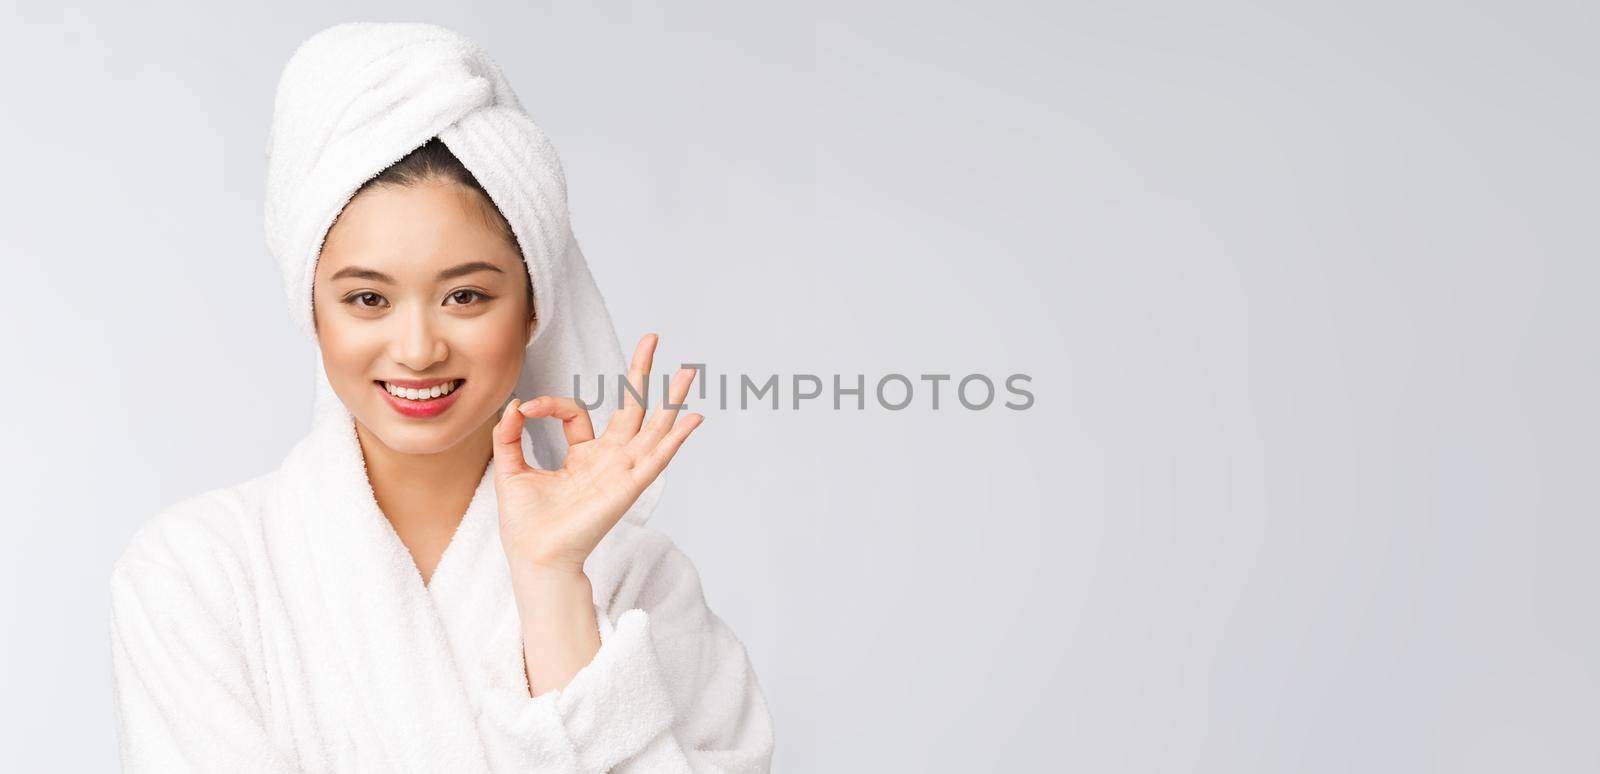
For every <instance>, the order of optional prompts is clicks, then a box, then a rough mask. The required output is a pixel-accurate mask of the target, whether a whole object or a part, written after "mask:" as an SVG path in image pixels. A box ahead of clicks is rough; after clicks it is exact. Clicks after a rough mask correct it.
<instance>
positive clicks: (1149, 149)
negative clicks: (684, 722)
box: [0, 2, 1600, 772]
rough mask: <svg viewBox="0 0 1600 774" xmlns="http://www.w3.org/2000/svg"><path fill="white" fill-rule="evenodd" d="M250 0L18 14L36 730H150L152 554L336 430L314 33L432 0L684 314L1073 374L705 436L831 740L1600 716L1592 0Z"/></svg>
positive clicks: (713, 567) (626, 276) (1340, 754)
mask: <svg viewBox="0 0 1600 774" xmlns="http://www.w3.org/2000/svg"><path fill="white" fill-rule="evenodd" d="M226 5H227V6H228V7H227V8H226V10H225V11H224V10H223V8H221V7H218V6H214V5H212V4H201V3H191V4H185V5H181V6H180V5H172V4H165V5H164V6H163V7H157V6H150V5H147V4H134V5H128V4H121V3H117V4H111V3H106V4H103V5H79V6H77V7H63V6H61V5H59V4H30V5H27V6H13V7H11V8H10V9H9V10H8V11H7V18H6V22H5V24H4V25H3V27H0V30H3V31H0V71H3V72H5V73H6V85H7V89H6V90H7V98H6V103H7V105H8V108H7V109H6V111H5V114H6V116H7V120H6V121H4V122H3V126H0V141H3V143H4V149H5V150H6V158H5V161H4V167H5V170H6V175H5V179H6V181H7V182H8V183H9V184H8V185H5V186H4V187H3V188H0V197H3V201H0V204H3V207H0V217H3V218H4V219H5V222H4V233H5V243H6V246H5V251H6V257H5V263H4V271H5V273H6V277H7V288H8V292H7V294H6V298H5V300H4V303H3V304H0V310H3V311H0V314H3V315H4V316H3V318H0V323H3V325H4V326H5V328H6V330H7V334H6V336H5V342H6V347H5V350H4V353H3V355H4V358H3V360H4V363H5V366H4V368H5V383H6V384H8V385H9V388H10V389H9V391H8V392H9V396H10V399H9V401H8V404H7V406H6V410H5V411H3V412H0V426H3V428H4V439H5V444H4V447H3V458H0V470H3V473H0V475H3V476H4V487H5V492H6V493H7V498H6V499H7V505H6V506H5V513H6V519H5V522H4V524H5V527H6V533H5V534H6V537H5V538H4V543H3V549H0V550H3V553H0V568H3V570H0V572H4V573H6V576H7V577H6V580H7V583H5V584H4V590H3V591H0V626H3V627H4V631H5V633H4V636H3V637H0V649H3V651H0V662H3V664H4V669H3V671H0V680H3V684H0V695H3V697H4V698H3V699H0V702H3V704H0V749H4V750H5V751H7V752H6V756H7V758H8V760H7V763H6V765H5V768H8V769H12V770H19V771H37V770H59V771H91V770H96V771H98V770H108V769H111V768H112V767H113V766H114V765H115V749H116V748H115V736H114V729H113V724H112V716H111V705H110V700H111V696H110V679H111V675H110V653H109V646H108V644H107V642H106V636H105V634H106V616H107V603H108V599H107V596H108V592H107V588H106V581H107V577H108V571H109V566H110V564H111V562H112V560H113V559H114V558H115V556H116V555H117V554H118V552H119V551H120V550H121V548H122V546H123V544H124V542H125V541H126V539H127V538H128V537H129V536H130V535H131V534H132V532H133V530H134V529H135V528H136V527H137V526H138V525H139V524H140V523H141V522H142V521H143V520H144V519H146V518H148V517H149V516H150V515H152V514H153V513H155V512H156V511H158V510H159V509H161V508H162V507H165V506H166V505H168V504H170V503H172V502H174V501H176V500H178V499H180V498H182V497H186V496H188V495H191V494H195V493H198V492H199V491H202V490H204V489H207V488H211V487H215V486H224V485H230V484H233V483H237V482H239V481H242V480H244V479H245V478H248V477H250V476H253V475H256V474H258V473H261V472H265V471H267V470H270V469H272V468H273V467H275V466H276V465H277V463H278V461H279V460H280V459H281V458H282V456H283V454H284V453H285V452H286V451H287V450H288V448H289V446H290V445H291V444H292V443H293V442H294V441H295V440H296V439H297V438H299V437H300V435H301V434H302V433H303V432H304V430H305V423H306V417H307V413H308V410H309V406H310V398H311V386H312V381H311V368H312V367H313V365H314V360H313V350H312V348H311V346H312V345H311V343H310V342H309V341H308V340H305V339H303V338H301V337H300V336H299V335H298V334H297V333H296V332H295V331H294V330H293V329H292V328H291V326H290V324H289V320H288V317H287V314H286V312H285V309H284V301H283V295H282V290H281V287H280V284H279V279H278V276H277V274H276V268H275V265H274V264H273V263H272V262H271V259H270V257H269V256H268V254H267V252H266V248H265V246H264V242H263V237H262V225H261V217H262V215H261V207H262V195H263V187H264V164H263V148H264V145H265V137H266V130H267V126H268V121H269V119H270V115H271V105H272V96H273V87H274V85H275V82H276V79H277V76H278V74H279V72H280V69H281V67H282V65H283V64H284V62H285V61H286V60H287V58H288V56H289V54H290V53H291V52H292V51H293V49H294V46H295V45H296V44H297V43H298V42H299V41H300V40H302V39H304V38H305V37H307V36H309V35H310V34H311V33H313V32H315V31H316V30H317V29H320V28H322V27H323V26H326V25H328V24H331V23H333V22H337V21H349V20H427V21H434V22H438V23H441V24H445V25H448V26H453V27H456V28H457V29H460V30H462V31H464V32H466V33H468V34H470V35H472V36H474V37H476V38H477V39H479V40H480V41H481V42H483V43H484V44H485V45H486V46H487V47H488V48H489V50H490V51H491V52H493V53H494V55H495V56H496V58H497V59H498V60H499V61H500V62H501V63H502V64H503V65H504V66H505V68H506V70H507V71H508V74H509V75H510V77H511V80H512V82H513V83H514V84H515V86H516V88H517V89H518V91H519V93H520V94H521V95H522V97H523V100H524V102H525V103H526V105H527V106H528V107H529V109H530V111H531V113H532V114H533V115H534V117H535V118H536V120H538V121H539V122H541V124H543V125H544V126H545V127H546V129H547V131H548V132H549V133H550V135H551V136H552V138H553V139H554V141H555V143H556V145H557V147H558V149H559V150H560V152H561V154H562V157H563V159H564V161H565V164H566V169H567V173H568V179H569V180H570V183H571V201H572V209H573V213H574V215H573V217H574V221H575V228H576V230H577V233H578V236H579V239H581V240H582V241H583V244H584V246H585V249H586V252H587V254H588V256H589V258H590V260H591V261H592V263H593V267H594V271H595V273H596V275H597V276H598V279H599V281H600V283H601V287H602V289H603V290H604V291H605V293H606V295H607V298H608V300H609V303H610V305H611V309H612V313H613V314H614V316H615V318H616V321H617V323H618V326H619V329H620V331H621V333H622V336H623V338H624V340H625V341H627V342H632V341H634V340H636V338H637V336H639V335H640V334H642V333H644V332H645V331H648V330H659V331H661V332H662V334H663V341H662V349H661V354H660V362H664V363H671V362H677V361H680V360H699V361H704V362H707V363H708V364H709V365H710V368H711V369H712V371H713V373H715V372H719V371H721V372H739V371H742V372H749V373H754V374H767V373H780V374H793V373H798V372H809V373H823V374H832V373H843V374H850V375H853V374H855V373H866V374H869V378H876V376H878V375H882V374H884V373H889V372H902V373H908V374H916V373H932V372H943V373H955V374H965V373H974V372H977V373H985V374H989V375H992V376H1003V375H1005V374H1009V373H1012V372H1026V373H1029V374H1032V375H1033V376H1034V382H1033V385H1032V387H1033V390H1034V392H1035V394H1036V396H1037V403H1036V405H1035V406H1034V408H1033V409H1031V410H1029V411H1024V412H1015V411H1007V410H1005V409H991V410H988V411H980V412H970V411H965V410H961V409H949V408H945V409H941V410H939V411H932V410H929V409H928V408H927V404H926V403H924V402H921V401H919V402H918V403H917V404H915V407H914V408H912V409H908V410H905V411H901V412H889V411H885V410H882V409H877V408H871V407H869V409H868V410H866V411H842V412H833V411H831V410H828V409H827V408H826V407H824V406H821V405H813V406H812V407H809V408H806V409H803V410H801V411H798V412H795V411H790V410H784V411H778V412H774V411H770V410H769V411H746V412H740V411H732V410H729V411H717V410H715V409H711V410H709V411H708V412H707V413H708V422H707V424H706V426H705V427H703V428H702V429H701V430H699V431H698V432H697V433H696V435H695V437H694V439H693V440H692V442H691V443H690V444H689V445H688V446H686V447H685V451H684V452H683V453H681V454H680V456H679V458H678V459H677V460H676V461H675V462H674V464H673V467H672V471H673V473H672V476H673V478H672V480H671V481H670V482H669V485H668V488H667V489H666V492H665V499H664V502H663V505H662V507H661V510H659V511H658V513H657V515H656V517H655V520H654V521H653V524H654V525H655V526H657V527H660V528H662V529H664V530H666V531H667V532H669V533H670V534H671V535H672V536H673V537H674V538H675V539H676V540H677V541H678V543H679V544H680V545H682V546H683V547H684V548H685V550H686V551H687V552H688V553H689V555H690V556H691V557H693V558H694V560H695V561H696V563H697V565H698V566H699V568H700V571H701V573H702V575H703V578H704V580H705V584H706V590H707V595H708V598H709V601H710V602H711V605H712V607H713V609H715V610H716V611H717V612H718V613H719V614H720V615H722V616H723V617H724V618H725V619H726V620H728V621H729V622H730V623H731V624H732V625H733V627H734V628H735V630H736V631H737V632H738V633H739V635H740V636H741V638H742V639H743V641H744V642H745V644H746V645H747V646H748V648H749V650H750V652H751V655H752V658H753V660H754V662H755V665H756V668H757V669H758V671H759V674H760V678H761V681H762V685H763V687H764V689H765V691H766V694H767V697H768V699H769V701H770V702H771V706H772V709H773V713H774V715H775V718H776V724H777V725H776V727H777V740H778V753H777V770H778V771H782V772H809V771H829V772H833V771H852V772H854V771H945V772H966V771H1002V770H1005V771H1010V770H1017V771H1022V770H1027V771H1041V770H1081V771H1096V772H1101V771H1130V772H1132V771H1137V772H1156V771H1162V772H1165V771H1207V772H1240V771H1251V772H1257V771H1259V772H1279V771H1326V772H1349V771H1394V772H1409V771H1424V770H1427V771H1451V772H1461V771H1486V772H1487V771H1538V772H1557V771H1595V770H1597V769H1600V741H1597V735H1596V729H1597V728H1600V695H1597V691H1596V689H1597V674H1596V670H1597V664H1600V621H1597V615H1596V604H1595V598H1594V597H1595V593H1594V592H1595V587H1596V583H1597V581H1600V564H1597V563H1596V562H1595V560H1594V554H1595V552H1596V549H1597V546H1600V527H1597V523H1596V517H1597V516H1600V507H1597V506H1600V496H1597V483H1596V481H1597V476H1596V463H1597V461H1600V460H1597V453H1596V444H1595V437H1596V433H1597V431H1600V422H1597V419H1600V417H1597V413H1596V411H1595V408H1594V398H1593V396H1594V395H1596V394H1600V365H1597V357H1596V345H1595V333H1596V331H1597V323H1600V320H1597V310H1596V302H1595V297H1596V290H1597V287H1596V280H1597V279H1600V268H1597V265H1596V258H1597V256H1600V251H1597V249H1596V247H1597V246H1596V239H1595V234H1594V226H1593V223H1594V212H1595V205H1596V203H1597V202H1596V198H1597V197H1596V187H1595V180H1596V172H1597V169H1596V166H1597V165H1596V154H1595V150H1594V148H1595V145H1594V139H1593V138H1595V137H1596V136H1600V126H1597V120H1596V117H1597V111H1596V107H1595V101H1594V93H1595V92H1594V87H1595V83H1596V75H1597V72H1596V54H1595V46H1594V45H1593V44H1594V41H1595V39H1596V17H1595V15H1594V11H1593V8H1592V7H1590V6H1588V5H1587V4H1584V3H1529V2H1522V3H1510V2H1505V3H1498V4H1465V5H1464V4H1462V3H1457V2H1450V3H1446V2H1434V3H1413V4H1406V7H1400V6H1399V5H1398V4H1393V3H1320V4H1306V5H1305V6H1304V7H1292V6H1291V5H1289V4H1277V5H1270V4H1251V3H1237V2H1232V3H1204V4H1201V3H1183V2H1167V3H1162V4H1148V3H1133V4H1130V3H1066V4H1055V3H1038V4H1035V5H1033V6H1031V7H1029V6H1024V5H1015V4H1002V3H969V4H965V5H964V7H947V6H944V5H943V4H928V3H910V2H907V3H899V4H888V3H870V4H867V5H862V4H857V3H836V4H818V3H802V4H771V3H762V4H753V3H725V4H719V5H707V4H702V3H688V2H677V3H672V4H670V5H654V4H642V3H640V4H618V3H562V4H552V3H457V4H452V5H451V6H449V7H447V6H445V5H443V4H416V3H343V4H338V5H337V6H334V10H331V11H330V10H328V8H329V6H328V4H327V3H317V4H312V3H275V4H272V5H270V6H266V5H264V6H263V7H261V8H257V9H255V10H241V9H237V8H234V7H232V4H226ZM935 6H939V7H935ZM819 403H820V402H819ZM945 405H946V406H950V405H951V404H949V403H946V404H945Z"/></svg>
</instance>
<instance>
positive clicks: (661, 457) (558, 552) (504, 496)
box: [494, 333, 704, 572]
mask: <svg viewBox="0 0 1600 774" xmlns="http://www.w3.org/2000/svg"><path fill="white" fill-rule="evenodd" d="M658 339H659V337H657V336H656V335H655V334H653V333H652V334H647V335H646V336H645V337H644V338H642V339H640V340H639V345H638V346H637V347H636V348H634V351H633V362H632V364H631V365H630V366H629V367H628V383H629V384H631V385H633V388H634V392H637V393H638V394H639V395H642V396H646V401H648V390H649V386H650V362H651V359H652V358H653V357H654V356H655V348H656V342H657V341H658ZM694 373H695V371H694V369H692V368H681V369H679V370H678V372H677V373H676V374H675V375H674V376H673V379H672V384H671V385H670V388H669V390H668V397H669V398H670V401H669V402H670V403H672V404H674V405H676V404H682V403H683V400H684V398H685V397H687V396H688V394H689V384H690V382H692V381H694ZM622 397H623V400H624V401H625V403H624V404H623V407H622V408H620V409H617V411H616V412H615V413H614V414H612V416H611V421H610V422H609V423H607V425H606V429H605V432H604V433H601V435H600V437H598V438H596V437H595V434H594V426H593V425H592V424H591V423H590V422H589V412H588V411H587V410H585V409H584V408H583V406H581V405H579V404H578V402H577V401H575V400H573V399H572V398H565V397H556V396H551V395H541V396H539V397H537V398H534V399H533V400H530V401H528V402H526V403H522V402H521V401H519V400H516V399H513V400H512V401H511V402H510V403H509V404H507V405H506V409H505V411H504V413H503V414H502V415H501V417H500V422H499V423H498V424H496V425H495V427H494V466H495V476H494V486H495V493H496V495H497V499H498V501H499V508H500V539H501V542H502V544H503V545H504V547H505V550H506V555H507V557H508V558H509V559H510V560H511V561H512V562H513V563H516V562H526V563H530V564H531V565H536V566H538V567H540V568H544V569H552V570H559V571H567V572H582V571H583V562H584V560H585V559H587V558H588V556H589V553H590V552H591V551H593V550H594V547H595V546H596V545H598V544H599V543H600V540H601V539H602V538H604V537H605V536H606V533H607V532H609V531H610V530H611V527H612V526H613V525H615V524H616V523H617V521H618V520H619V519H621V518H622V514H624V513H626V512H627V510H628V508H629V507H630V506H632V505H633V503H634V502H635V501H636V500H638V499H639V495H640V494H641V493H642V492H644V489H645V487H646V486H649V485H650V482H652V481H655V480H656V477H657V476H658V475H660V474H661V471H662V470H663V469H665V468H666V466H667V462H668V461H669V460H671V459H672V456H673V455H674V454H676V453H677V451H678V447H679V446H680V445H681V444H682V443H683V441H684V439H685V438H688V437H689V433H690V432H692V431H693V430H694V429H695V428H696V427H698V426H699V425H700V422H701V421H702V420H703V419H704V417H703V416H702V415H700V414H694V413H690V414H688V415H687V416H685V417H684V420H683V421H682V422H677V421H676V420H677V418H678V410H677V409H670V408H666V407H664V406H663V407H660V408H657V409H656V412H655V414H654V415H653V416H652V417H651V418H650V421H649V422H648V423H646V422H644V413H645V410H644V406H642V405H640V403H639V401H638V400H637V399H635V398H634V397H633V395H632V394H629V393H628V391H627V390H623V395H622ZM525 417H526V418H538V417H553V418H555V419H558V420H560V421H561V426H562V429H563V430H564V431H565V432H566V436H567V444H568V448H567V457H566V460H565V461H564V462H563V463H562V466H561V469H560V470H540V469H538V468H534V467H531V466H529V465H528V463H527V461H526V460H524V459H523V456H522V423H523V418H525Z"/></svg>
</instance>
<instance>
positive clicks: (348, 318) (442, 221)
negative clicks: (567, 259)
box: [312, 180, 534, 454]
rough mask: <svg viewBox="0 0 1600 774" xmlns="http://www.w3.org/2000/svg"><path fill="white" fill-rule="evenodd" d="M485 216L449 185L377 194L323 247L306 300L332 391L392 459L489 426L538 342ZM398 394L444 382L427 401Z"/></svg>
mask: <svg viewBox="0 0 1600 774" xmlns="http://www.w3.org/2000/svg"><path fill="white" fill-rule="evenodd" d="M491 207H492V205H491V204H490V203H489V202H488V201H487V200H486V199H485V198H484V197H483V196H482V195H481V194H479V193H478V192H476V191H474V190H472V189H470V188H468V187H466V186H464V185H461V184H459V183H456V182H454V181H444V180H440V181H429V182H424V183H421V184H418V185H414V186H407V187H398V186H374V187H373V188H370V189H368V190H367V191H364V192H362V193H361V194H360V195H359V196H357V197H355V198H354V199H353V200H351V201H350V203H349V204H348V205H346V207H345V209H344V212H343V213H341V214H340V215H339V218H338V220H337V221H335V222H334V224H333V227H332V228H331V229H329V231H328V236H327V239H326V240H325V241H324V243H323V248H322V255H321V257H320V258H319V259H318V261H317V269H316V277H315V280H314V283H313V286H312V288H313V290H312V300H313V304H312V310H313V314H314V315H315V319H316V321H317V341H318V344H319V346H320V347H321V348H322V359H323V366H324V368H325V369H326V371H327V375H328V383H329V384H330V385H331V386H332V387H333V390H334V392H335V393H337V394H338V396H339V398H340V400H342V401H343V402H344V405H345V407H346V408H348V409H349V410H350V413H351V415H352V416H354V417H355V419H356V421H357V422H360V423H361V424H362V425H363V426H364V427H365V428H366V429H367V430H368V431H370V433H371V434H373V435H375V436H376V437H377V438H378V440H380V441H381V442H382V443H383V444H384V445H385V446H387V447H388V448H390V449H392V450H394V451H396V452H399V453H402V454H434V453H438V452H442V451H445V450H447V449H450V448H452V447H454V446H455V445H456V444H458V443H460V442H461V441H463V440H465V439H467V438H469V437H471V436H472V435H473V434H474V433H475V432H478V431H481V430H483V429H484V428H485V427H488V426H491V425H492V423H493V422H494V420H495V419H498V417H499V415H500V410H501V408H502V407H503V406H504V405H505V402H506V400H508V399H509V398H510V396H511V393H512V391H513V390H514V389H515V388H516V385H517V376H518V374H519V372H520V370H521V368H522V358H523V354H524V352H525V351H526V350H525V348H526V346H527V343H528V341H529V339H530V337H531V336H532V335H533V328H534V318H533V310H532V309H530V308H529V307H528V301H527V288H528V285H527V282H528V278H527V272H526V269H524V268H523V264H522V259H521V256H520V255H519V254H518V252H517V249H516V247H515V246H514V245H512V244H511V243H510V242H509V241H508V239H507V237H506V236H505V235H504V234H503V233H502V232H501V231H499V230H498V229H497V228H496V226H495V225H494V220H492V219H493V218H496V217H497V216H496V215H494V214H493V212H492V210H491V209H490V208H491ZM395 382H401V383H405V382H424V383H426V384H429V385H432V384H437V383H440V382H443V383H445V384H447V385H454V390H453V392H451V393H450V394H447V395H443V396H441V397H439V398H434V399H432V400H425V401H414V400H408V399H406V398H403V397H396V396H393V395H391V394H390V392H389V387H388V385H391V384H393V383H395Z"/></svg>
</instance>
